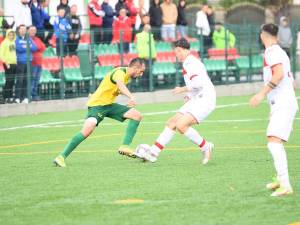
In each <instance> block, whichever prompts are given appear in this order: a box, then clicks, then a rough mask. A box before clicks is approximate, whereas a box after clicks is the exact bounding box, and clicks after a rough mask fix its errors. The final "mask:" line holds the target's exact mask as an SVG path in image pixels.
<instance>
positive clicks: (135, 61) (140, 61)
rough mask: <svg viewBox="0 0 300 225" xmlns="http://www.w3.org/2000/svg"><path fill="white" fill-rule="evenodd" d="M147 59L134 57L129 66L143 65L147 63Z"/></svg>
mask: <svg viewBox="0 0 300 225" xmlns="http://www.w3.org/2000/svg"><path fill="white" fill-rule="evenodd" d="M145 64H146V63H145V60H144V59H141V58H133V59H132V60H131V61H130V63H129V65H128V66H129V67H132V66H142V65H145Z"/></svg>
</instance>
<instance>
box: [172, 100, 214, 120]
mask: <svg viewBox="0 0 300 225" xmlns="http://www.w3.org/2000/svg"><path fill="white" fill-rule="evenodd" d="M215 108H216V105H215V104H214V102H212V101H211V102H209V101H207V100H204V99H197V100H196V99H192V100H189V101H188V102H186V103H185V104H184V105H183V106H182V107H181V108H180V109H179V111H178V112H179V113H182V114H187V113H190V114H191V115H192V116H193V117H195V119H196V120H197V122H198V123H200V122H202V121H203V120H204V119H205V118H206V117H207V116H208V115H209V114H210V113H211V112H212V111H214V109H215Z"/></svg>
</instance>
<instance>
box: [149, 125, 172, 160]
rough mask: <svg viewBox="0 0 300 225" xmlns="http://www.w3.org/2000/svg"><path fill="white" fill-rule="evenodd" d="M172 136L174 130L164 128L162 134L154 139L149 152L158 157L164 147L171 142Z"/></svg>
mask: <svg viewBox="0 0 300 225" xmlns="http://www.w3.org/2000/svg"><path fill="white" fill-rule="evenodd" d="M174 134H175V131H174V130H171V129H170V128H169V127H165V129H164V130H163V132H162V133H161V134H160V135H159V137H158V138H157V139H156V142H155V143H154V145H152V146H151V151H152V152H153V153H154V154H155V155H157V156H158V155H159V153H160V152H161V151H162V150H163V149H164V147H165V146H166V145H167V144H168V143H169V142H170V141H171V140H172V138H173V136H174Z"/></svg>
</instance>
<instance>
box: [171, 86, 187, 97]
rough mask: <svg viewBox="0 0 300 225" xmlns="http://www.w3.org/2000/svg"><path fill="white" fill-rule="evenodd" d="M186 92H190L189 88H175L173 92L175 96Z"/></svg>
mask: <svg viewBox="0 0 300 225" xmlns="http://www.w3.org/2000/svg"><path fill="white" fill-rule="evenodd" d="M185 92H188V88H187V87H186V86H184V87H175V88H174V89H173V90H172V93H173V94H174V95H176V94H181V93H185Z"/></svg>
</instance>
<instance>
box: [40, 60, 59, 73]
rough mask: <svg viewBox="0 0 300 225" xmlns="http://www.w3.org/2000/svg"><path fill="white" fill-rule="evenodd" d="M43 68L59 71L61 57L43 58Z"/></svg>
mask: <svg viewBox="0 0 300 225" xmlns="http://www.w3.org/2000/svg"><path fill="white" fill-rule="evenodd" d="M42 68H43V70H49V71H54V72H56V71H59V70H60V61H59V58H58V57H53V58H43V61H42Z"/></svg>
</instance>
